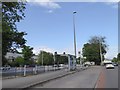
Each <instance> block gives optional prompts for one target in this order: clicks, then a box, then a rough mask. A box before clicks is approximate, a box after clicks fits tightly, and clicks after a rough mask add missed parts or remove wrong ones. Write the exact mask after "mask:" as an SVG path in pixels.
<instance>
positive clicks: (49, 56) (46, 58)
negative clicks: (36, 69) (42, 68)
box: [38, 51, 54, 65]
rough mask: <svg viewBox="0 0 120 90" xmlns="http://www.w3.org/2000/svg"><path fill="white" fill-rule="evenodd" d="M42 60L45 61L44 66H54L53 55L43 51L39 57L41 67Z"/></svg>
mask: <svg viewBox="0 0 120 90" xmlns="http://www.w3.org/2000/svg"><path fill="white" fill-rule="evenodd" d="M42 59H43V65H51V64H54V60H53V54H52V53H49V52H45V51H41V52H40V53H39V55H38V64H39V65H42Z"/></svg>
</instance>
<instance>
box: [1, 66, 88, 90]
mask: <svg viewBox="0 0 120 90" xmlns="http://www.w3.org/2000/svg"><path fill="white" fill-rule="evenodd" d="M83 69H86V68H83ZM83 69H81V68H78V69H77V70H76V71H68V70H67V69H63V70H58V71H51V72H47V73H43V74H39V75H33V76H27V77H18V78H13V79H5V80H2V88H28V87H32V86H34V85H37V84H40V83H44V82H48V81H51V80H54V79H57V78H60V77H63V76H66V75H69V74H73V73H75V72H78V71H80V70H83Z"/></svg>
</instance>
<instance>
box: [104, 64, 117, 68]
mask: <svg viewBox="0 0 120 90" xmlns="http://www.w3.org/2000/svg"><path fill="white" fill-rule="evenodd" d="M105 67H106V69H114V68H115V67H114V65H113V64H106V66H105Z"/></svg>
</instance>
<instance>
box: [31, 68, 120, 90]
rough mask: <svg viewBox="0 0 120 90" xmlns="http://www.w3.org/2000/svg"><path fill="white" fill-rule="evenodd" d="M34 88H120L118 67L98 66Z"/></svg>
mask: <svg viewBox="0 0 120 90" xmlns="http://www.w3.org/2000/svg"><path fill="white" fill-rule="evenodd" d="M99 79H100V80H99ZM32 88H118V67H115V69H106V68H105V67H100V66H96V67H92V68H90V69H87V70H85V71H81V72H77V73H75V74H72V75H69V76H66V77H63V78H59V79H56V80H53V81H50V82H47V83H44V84H42V85H37V86H34V87H32Z"/></svg>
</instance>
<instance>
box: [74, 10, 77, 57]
mask: <svg viewBox="0 0 120 90" xmlns="http://www.w3.org/2000/svg"><path fill="white" fill-rule="evenodd" d="M75 13H77V12H75V11H74V12H73V29H74V52H75V58H76V34H75Z"/></svg>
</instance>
